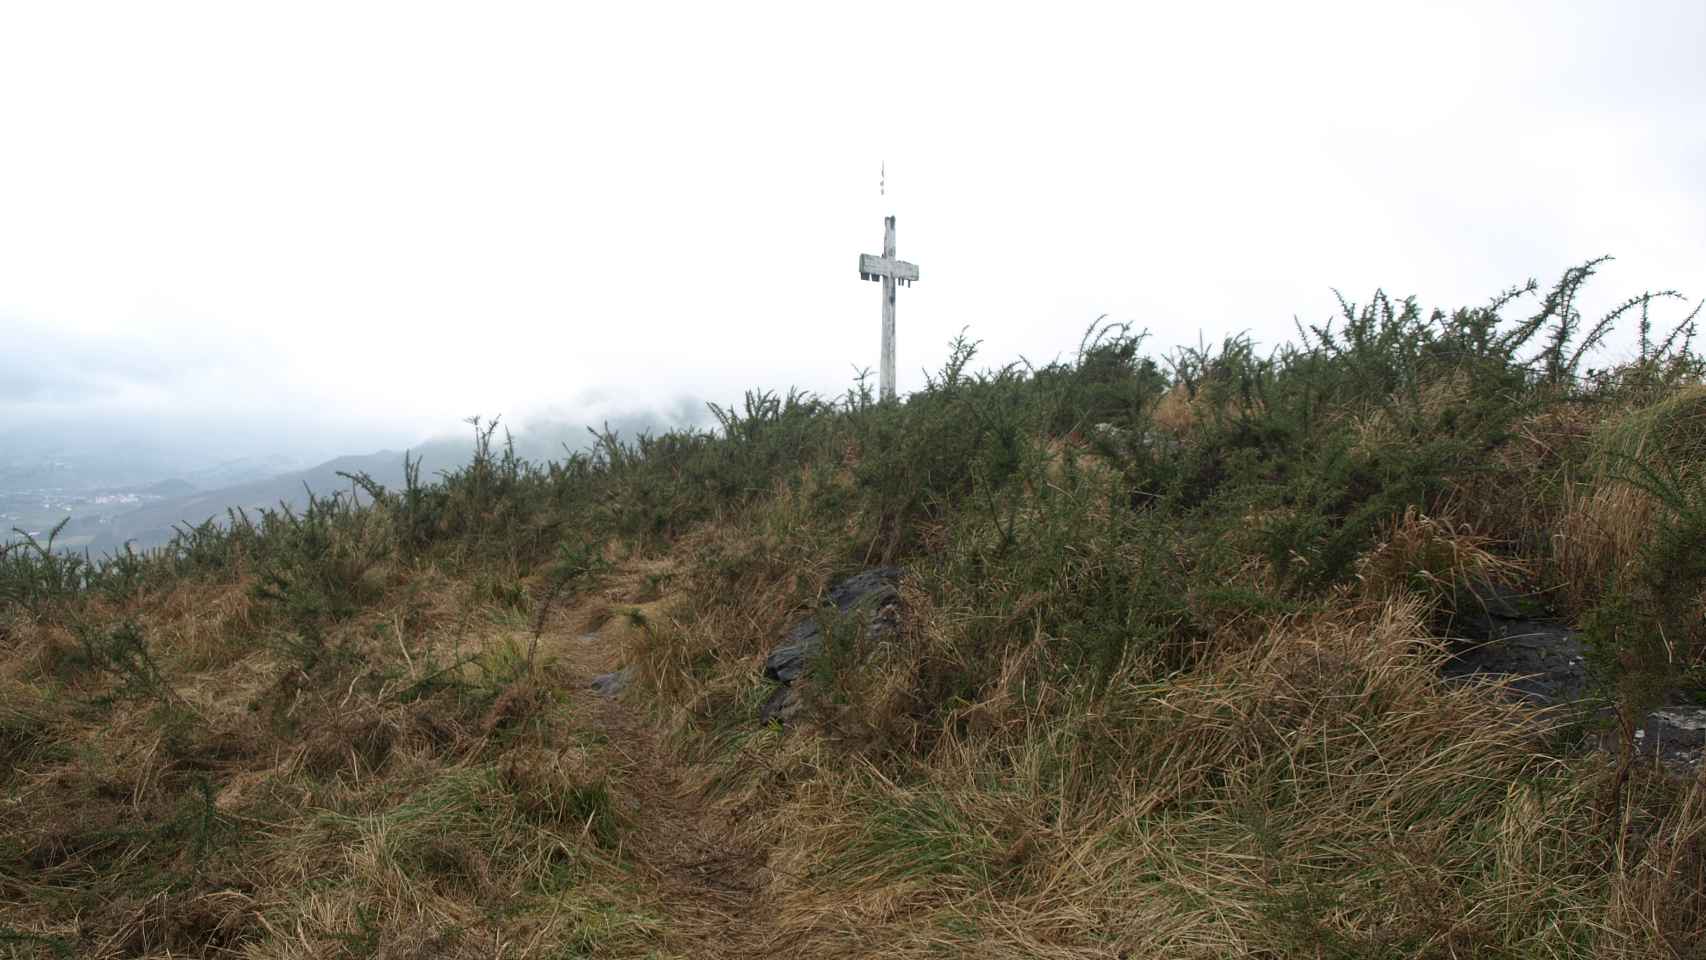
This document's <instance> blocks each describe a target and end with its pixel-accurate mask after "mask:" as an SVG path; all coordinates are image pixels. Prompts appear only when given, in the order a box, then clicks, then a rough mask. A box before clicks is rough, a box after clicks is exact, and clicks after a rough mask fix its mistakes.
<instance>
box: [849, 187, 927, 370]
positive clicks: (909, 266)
mask: <svg viewBox="0 0 1706 960" xmlns="http://www.w3.org/2000/svg"><path fill="white" fill-rule="evenodd" d="M859 276H860V277H861V278H862V279H865V280H881V281H882V282H883V357H882V374H881V380H880V381H879V384H880V386H879V393H878V396H879V397H880V398H881V399H883V400H893V399H894V394H895V390H894V291H895V286H896V285H897V284H900V283H904V284H906V285H907V286H911V285H912V281H914V280H917V279H918V265H917V264H915V263H907V262H906V261H905V260H899V259H896V257H895V251H894V217H886V218H884V219H883V255H882V256H880V257H873V256H871V255H870V254H868V253H862V254H860V255H859Z"/></svg>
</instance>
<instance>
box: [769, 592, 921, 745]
mask: <svg viewBox="0 0 1706 960" xmlns="http://www.w3.org/2000/svg"><path fill="white" fill-rule="evenodd" d="M902 576H903V571H902V570H901V568H899V567H876V568H874V569H871V570H866V571H865V572H863V573H859V574H855V575H853V576H851V577H848V578H847V579H845V580H843V581H841V582H840V583H838V584H836V585H835V586H834V587H832V588H831V589H830V591H829V593H828V595H827V596H825V597H824V601H823V607H822V611H824V612H828V611H834V612H835V613H836V614H838V615H843V616H846V615H853V616H858V617H861V618H862V619H863V624H862V626H861V628H860V629H862V630H863V631H864V635H865V638H866V639H868V640H876V639H880V638H882V637H885V636H892V635H893V634H894V633H895V632H896V630H897V629H898V628H899V623H900V590H899V588H898V586H897V585H898V584H899V583H900V579H901V577H902ZM823 639H824V638H823V620H822V617H821V616H820V614H819V612H816V611H814V612H813V613H812V614H811V615H809V616H807V617H805V618H804V619H802V620H801V621H800V622H798V623H796V624H795V625H794V626H793V628H792V629H791V630H789V631H788V634H787V636H786V637H784V638H783V640H782V642H781V643H780V644H777V646H776V648H775V649H773V650H771V651H770V655H769V656H768V657H765V658H764V677H765V679H767V680H772V681H775V682H776V683H778V684H781V686H779V687H777V688H776V689H775V690H774V691H772V692H771V694H770V697H769V699H767V700H766V701H765V702H764V705H763V706H762V707H760V708H759V711H758V718H759V720H760V721H762V722H765V723H768V722H770V721H771V720H779V721H782V722H787V720H789V719H790V718H791V717H793V716H794V714H796V713H798V712H799V708H800V691H799V689H798V688H799V686H800V682H801V678H802V677H804V676H805V673H806V671H807V669H809V667H810V665H811V660H812V658H813V657H815V656H817V655H818V653H819V652H820V651H822V650H823Z"/></svg>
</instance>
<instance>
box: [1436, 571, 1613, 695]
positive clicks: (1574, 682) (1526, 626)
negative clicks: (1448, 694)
mask: <svg viewBox="0 0 1706 960" xmlns="http://www.w3.org/2000/svg"><path fill="white" fill-rule="evenodd" d="M1464 606H1465V607H1467V609H1466V610H1463V611H1460V612H1459V614H1458V615H1457V617H1455V618H1454V619H1453V620H1452V623H1451V625H1450V627H1449V629H1448V632H1449V634H1450V635H1451V637H1452V646H1453V649H1454V653H1453V656H1452V658H1451V660H1449V661H1447V662H1446V664H1445V667H1444V673H1445V675H1446V676H1447V677H1456V678H1467V677H1477V676H1487V675H1494V676H1501V677H1513V678H1515V679H1514V680H1512V682H1511V685H1510V689H1511V690H1512V691H1513V692H1514V693H1516V694H1517V695H1518V696H1521V697H1522V698H1523V699H1524V700H1527V701H1529V702H1531V703H1534V704H1536V705H1537V706H1550V705H1553V704H1563V703H1573V702H1575V701H1577V700H1580V699H1582V698H1583V697H1585V696H1586V695H1587V694H1588V689H1589V683H1588V668H1587V651H1586V649H1585V648H1584V647H1583V646H1582V638H1581V634H1580V633H1578V632H1577V631H1575V630H1571V629H1570V628H1569V627H1566V626H1564V625H1563V624H1561V623H1555V622H1552V621H1548V620H1545V619H1540V616H1541V613H1540V611H1538V610H1535V609H1534V606H1535V605H1534V604H1533V602H1532V601H1531V600H1530V599H1529V598H1527V597H1525V596H1523V595H1521V594H1518V593H1516V592H1514V591H1510V590H1505V589H1502V588H1498V587H1491V586H1485V585H1483V586H1480V587H1478V588H1477V589H1476V590H1475V591H1474V596H1472V597H1471V598H1469V599H1468V600H1467V602H1466V603H1465V604H1464Z"/></svg>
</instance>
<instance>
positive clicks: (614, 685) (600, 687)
mask: <svg viewBox="0 0 1706 960" xmlns="http://www.w3.org/2000/svg"><path fill="white" fill-rule="evenodd" d="M633 679H634V668H633V667H623V668H621V669H620V670H614V671H612V672H610V673H601V674H599V675H598V676H596V677H593V678H592V683H590V684H588V686H590V687H592V688H593V689H594V690H597V691H598V692H599V693H602V694H604V695H605V696H607V697H614V696H616V695H617V694H618V693H621V692H622V691H623V690H626V689H627V688H628V683H629V682H630V681H632V680H633Z"/></svg>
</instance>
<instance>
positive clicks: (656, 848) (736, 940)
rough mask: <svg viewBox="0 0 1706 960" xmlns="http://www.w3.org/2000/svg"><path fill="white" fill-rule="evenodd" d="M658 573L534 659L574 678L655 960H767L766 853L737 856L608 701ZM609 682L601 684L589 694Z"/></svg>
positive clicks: (602, 603) (633, 573) (609, 601)
mask: <svg viewBox="0 0 1706 960" xmlns="http://www.w3.org/2000/svg"><path fill="white" fill-rule="evenodd" d="M667 573H668V567H667V566H666V565H664V564H661V563H652V564H639V565H635V566H632V567H630V568H627V569H625V570H623V571H620V572H619V573H618V574H617V575H616V576H615V577H613V578H611V580H609V581H607V583H606V585H605V586H604V587H603V588H602V589H600V590H598V591H596V593H595V595H593V596H589V597H586V598H584V599H583V600H582V601H581V602H580V603H579V604H578V605H577V606H576V607H575V608H573V609H571V610H569V611H568V612H567V613H566V615H565V616H563V617H561V618H554V620H555V622H556V623H558V624H560V625H562V626H561V628H560V629H558V630H556V631H553V632H554V633H555V636H554V637H552V636H551V632H548V633H547V637H548V638H549V639H548V640H547V641H546V643H547V644H548V645H546V646H542V648H541V652H542V653H543V654H545V655H546V656H547V657H552V658H554V659H555V660H556V662H557V664H558V665H559V667H560V668H561V669H562V670H563V671H564V672H565V673H567V674H569V675H570V676H571V677H572V678H573V682H572V684H571V689H570V692H569V696H570V703H569V707H570V709H571V710H572V711H573V713H574V715H575V716H576V717H577V718H580V719H579V720H577V723H584V724H586V725H587V727H588V728H589V729H588V730H587V731H586V732H587V733H588V734H590V735H591V736H592V737H594V738H595V739H597V740H600V741H602V742H603V744H604V751H605V753H606V754H607V757H608V762H609V765H610V766H609V769H608V774H609V780H608V787H609V790H610V792H611V794H612V796H613V798H614V799H615V800H616V802H617V803H618V805H619V806H620V809H621V812H622V816H623V819H624V828H623V831H622V838H623V839H622V846H621V851H620V856H621V857H622V859H623V861H624V862H625V863H626V864H627V865H628V866H629V867H630V868H631V869H632V870H633V873H634V876H635V879H636V880H637V881H638V882H639V883H640V884H641V885H642V887H643V888H646V892H647V894H648V895H647V897H646V899H649V900H651V901H652V909H653V910H655V911H656V913H657V914H658V916H659V918H660V919H661V920H662V923H661V925H660V927H659V930H658V935H657V943H656V945H655V951H656V952H655V953H654V954H651V955H655V956H660V957H663V956H671V957H673V956H679V957H770V956H784V955H788V954H787V953H786V951H784V950H782V948H781V947H780V945H778V944H777V943H775V941H774V937H773V936H772V935H771V932H772V931H770V929H769V928H768V926H767V924H766V923H765V922H764V915H765V914H764V911H763V910H762V909H761V904H760V903H759V898H760V893H761V891H762V889H763V886H764V883H765V880H766V875H765V862H766V860H767V859H768V854H767V851H765V850H762V849H754V848H753V847H751V846H750V845H743V844H742V842H741V841H738V840H737V839H736V836H735V831H734V830H732V829H731V827H732V825H731V823H730V822H729V818H728V816H727V815H726V814H725V813H723V812H721V811H719V810H718V809H717V808H716V807H715V806H714V805H712V804H709V803H706V802H704V799H703V798H702V796H701V795H700V794H699V792H698V791H697V790H696V789H695V787H694V785H693V780H694V778H693V776H692V773H691V771H690V770H689V769H688V768H686V767H685V766H684V765H683V764H682V762H681V761H680V760H679V759H678V758H677V757H676V756H675V755H674V754H673V753H672V752H671V751H670V750H669V749H668V748H667V747H666V746H665V745H664V744H663V743H661V742H660V738H659V731H658V728H657V726H656V724H655V723H654V722H653V721H652V720H651V719H650V718H649V717H647V716H646V714H645V709H644V706H643V705H639V704H636V703H633V702H629V699H628V698H625V697H624V696H623V695H622V694H621V693H611V692H605V691H606V690H608V687H609V684H608V678H609V677H610V675H612V674H613V673H614V672H615V671H618V670H619V669H620V667H621V666H622V663H621V656H622V647H623V641H624V639H625V636H626V635H627V633H628V632H629V631H632V630H638V629H641V628H640V627H639V626H637V625H636V623H635V620H636V617H634V616H633V614H634V613H636V612H637V614H638V616H639V617H640V618H653V619H655V618H658V617H662V616H665V613H664V611H665V609H666V608H667V606H668V598H665V597H660V596H658V595H657V590H656V587H655V585H656V583H657V581H658V580H659V579H661V578H662V577H665V576H667ZM599 678H606V682H604V683H595V680H598V679H599Z"/></svg>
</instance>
